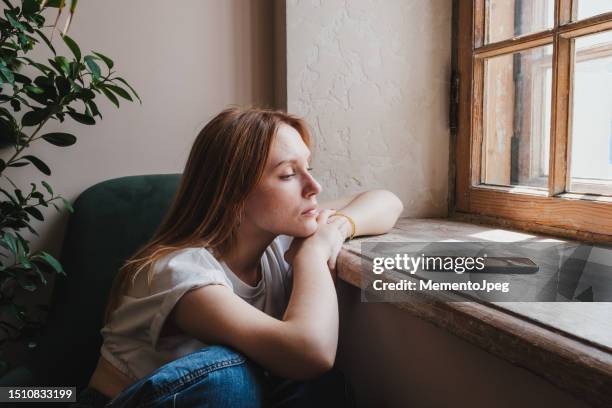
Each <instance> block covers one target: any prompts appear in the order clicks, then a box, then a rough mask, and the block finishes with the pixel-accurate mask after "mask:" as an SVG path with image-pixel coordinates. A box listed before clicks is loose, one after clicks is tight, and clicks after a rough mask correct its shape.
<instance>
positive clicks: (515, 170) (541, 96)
mask: <svg viewBox="0 0 612 408" xmlns="http://www.w3.org/2000/svg"><path fill="white" fill-rule="evenodd" d="M552 51H553V50H552V45H546V46H542V47H536V48H532V49H528V50H525V51H520V52H516V53H513V54H506V55H501V56H497V57H492V58H488V59H486V60H485V66H484V75H485V78H484V79H485V82H484V100H483V146H482V152H483V154H482V168H481V182H482V183H485V184H495V185H502V186H529V187H535V188H541V189H547V186H548V146H549V134H550V99H551V92H552V75H551V73H552Z"/></svg>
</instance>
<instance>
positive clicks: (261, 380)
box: [106, 345, 355, 408]
mask: <svg viewBox="0 0 612 408" xmlns="http://www.w3.org/2000/svg"><path fill="white" fill-rule="evenodd" d="M327 406H329V407H354V406H355V402H354V393H353V389H352V387H351V385H350V383H349V382H348V381H347V379H346V378H345V376H344V374H342V372H340V371H339V370H338V369H335V368H334V369H332V370H330V371H328V372H326V373H325V374H323V375H322V376H320V377H318V378H316V379H314V380H310V381H295V380H288V379H284V378H280V377H276V376H274V375H272V374H270V373H268V372H267V371H265V370H264V369H263V368H262V367H261V366H259V365H258V364H256V363H254V362H253V361H251V360H249V359H247V358H246V357H245V356H244V355H243V354H242V353H240V352H237V351H236V350H234V349H232V348H230V347H228V346H220V345H213V346H208V347H205V348H203V349H201V350H198V351H196V352H193V353H191V354H188V355H186V356H183V357H181V358H179V359H177V360H175V361H172V362H170V363H168V364H166V365H164V366H162V367H160V368H159V369H157V370H156V371H154V372H153V373H151V374H150V375H148V376H147V377H144V378H142V379H140V380H139V381H137V382H136V383H134V384H132V385H130V386H129V387H127V388H126V389H125V390H123V391H122V392H121V393H120V394H119V395H117V396H116V397H115V398H114V399H113V400H112V401H110V402H109V403H108V404H107V405H106V407H107V408H129V407H139V408H149V407H151V408H152V407H156V408H157V407H224V408H225V407H228V408H231V407H245V408H248V407H270V408H288V407H317V408H321V407H327Z"/></svg>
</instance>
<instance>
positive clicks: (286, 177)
mask: <svg viewBox="0 0 612 408" xmlns="http://www.w3.org/2000/svg"><path fill="white" fill-rule="evenodd" d="M306 170H308V171H309V172H311V171H312V170H313V168H312V167H309V168H307V169H306ZM293 176H295V173H293V174H287V175H284V176H280V178H282V179H283V180H288V179H290V178H291V177H293Z"/></svg>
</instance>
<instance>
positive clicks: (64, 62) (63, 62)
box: [49, 55, 70, 76]
mask: <svg viewBox="0 0 612 408" xmlns="http://www.w3.org/2000/svg"><path fill="white" fill-rule="evenodd" d="M51 61H54V62H55V63H56V64H57V66H56V68H57V67H59V68H60V73H62V72H63V73H64V74H65V75H66V76H70V62H69V61H68V59H67V58H66V57H63V56H61V55H58V56H57V57H55V58H54V59H53V60H49V62H51ZM52 65H53V64H52Z"/></svg>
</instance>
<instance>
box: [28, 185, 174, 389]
mask: <svg viewBox="0 0 612 408" xmlns="http://www.w3.org/2000/svg"><path fill="white" fill-rule="evenodd" d="M180 176H181V175H180V174H156V175H142V176H129V177H121V178H117V179H112V180H107V181H104V182H101V183H98V184H96V185H94V186H92V187H90V188H88V189H87V190H85V191H84V192H83V193H81V195H80V196H79V197H78V199H77V200H76V201H75V203H74V204H73V207H74V210H75V211H74V213H73V214H71V215H70V218H69V220H68V226H67V229H66V234H65V238H64V242H63V246H62V252H61V256H60V262H61V263H62V265H63V267H64V269H65V271H66V274H67V276H66V277H63V276H58V277H57V279H56V283H55V289H54V292H53V299H52V301H51V309H50V312H49V317H48V319H47V323H46V325H45V333H44V334H43V336H42V337H41V339H40V341H39V344H38V346H37V347H36V349H35V350H34V351H33V353H32V357H33V361H31V362H30V364H31V365H32V366H33V367H32V368H33V371H34V376H35V381H34V382H35V384H32V385H47V386H77V389H78V390H79V391H80V390H81V389H82V388H83V387H85V386H86V385H87V382H88V381H89V378H90V376H91V374H92V373H93V370H94V369H95V366H96V363H97V359H98V356H99V349H100V346H101V345H102V336H101V335H100V329H101V327H102V314H103V311H104V307H105V305H106V301H107V296H108V293H109V291H110V287H111V284H112V281H113V278H114V276H115V274H116V273H117V271H118V269H119V267H120V266H121V265H122V264H123V262H124V261H125V260H126V259H127V258H128V257H129V256H131V255H132V254H133V253H134V252H135V251H136V250H137V249H138V247H140V246H141V245H142V244H144V243H145V242H146V241H147V240H148V239H149V238H151V236H152V235H153V233H154V232H155V229H156V228H157V227H158V226H159V224H160V222H161V219H162V217H163V216H164V214H165V213H166V211H167V209H168V208H169V205H170V203H171V201H172V199H173V197H174V194H175V192H176V189H177V187H178V183H179V180H180Z"/></svg>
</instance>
